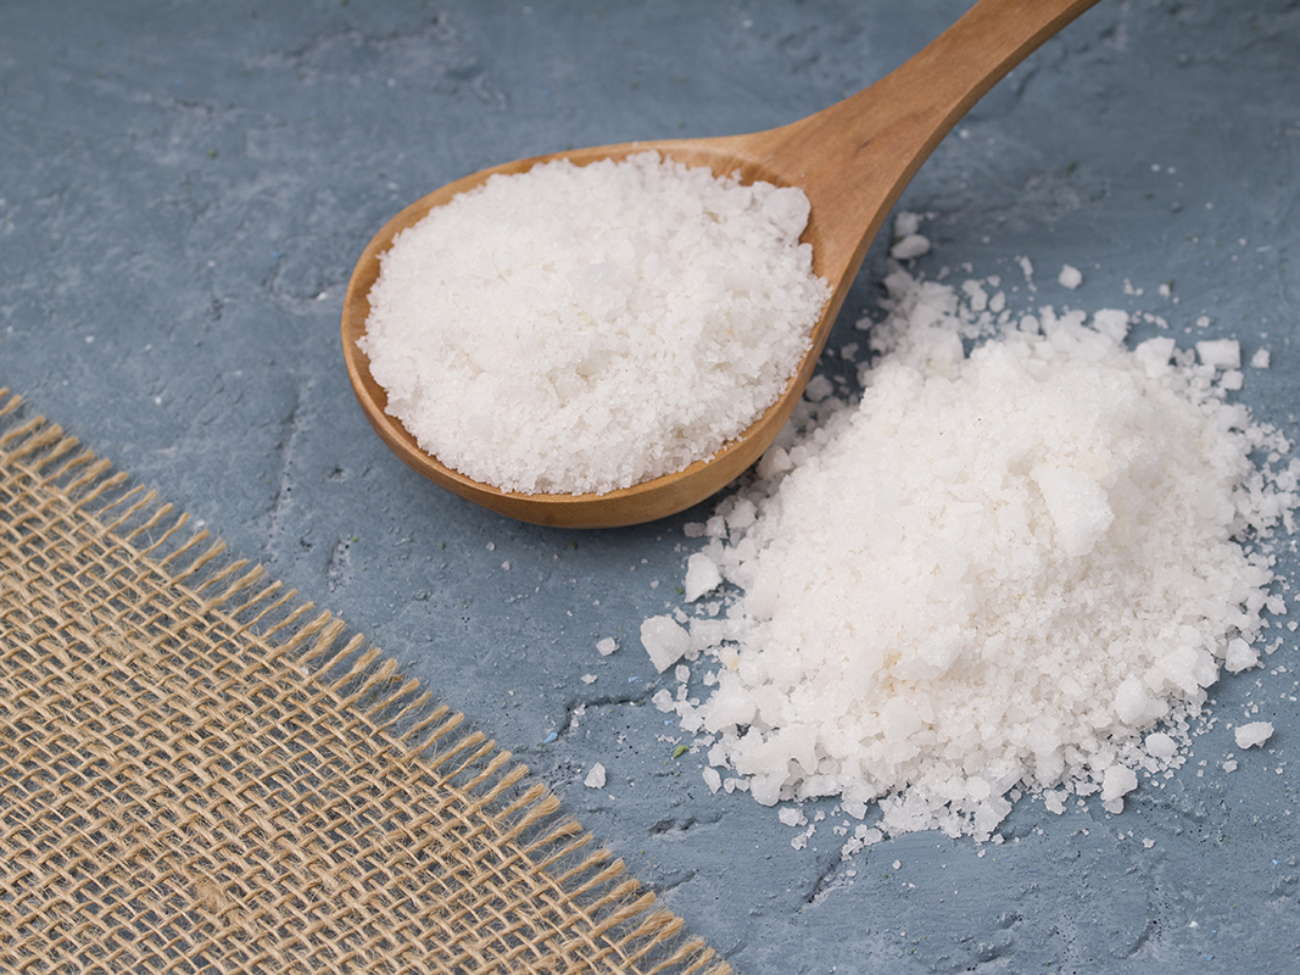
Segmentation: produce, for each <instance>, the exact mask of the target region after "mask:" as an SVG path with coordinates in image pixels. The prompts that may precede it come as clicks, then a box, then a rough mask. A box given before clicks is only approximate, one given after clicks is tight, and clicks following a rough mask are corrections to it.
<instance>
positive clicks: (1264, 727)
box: [1232, 721, 1273, 748]
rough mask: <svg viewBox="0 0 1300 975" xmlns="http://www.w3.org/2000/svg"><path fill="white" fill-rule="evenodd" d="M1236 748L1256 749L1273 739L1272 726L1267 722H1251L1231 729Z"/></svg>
mask: <svg viewBox="0 0 1300 975" xmlns="http://www.w3.org/2000/svg"><path fill="white" fill-rule="evenodd" d="M1232 735H1233V737H1234V738H1235V739H1236V741H1237V747H1238V748H1256V747H1258V746H1259V745H1262V744H1264V742H1266V741H1268V740H1269V739H1270V738H1272V737H1273V725H1272V724H1271V723H1270V722H1268V721H1252V722H1250V723H1249V724H1243V725H1238V726H1237V727H1236V728H1234V729H1233V732H1232Z"/></svg>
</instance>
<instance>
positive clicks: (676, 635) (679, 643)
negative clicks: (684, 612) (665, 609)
mask: <svg viewBox="0 0 1300 975" xmlns="http://www.w3.org/2000/svg"><path fill="white" fill-rule="evenodd" d="M641 646H643V647H645V651H646V653H648V654H649V655H650V662H651V663H652V664H654V666H655V670H657V671H659V673H661V674H662V673H663V672H664V671H665V670H667V669H668V668H669V667H671V666H672V665H673V664H675V663H677V661H678V660H680V659H681V658H682V657H683V656H684V655H685V654H686V651H688V650H689V649H690V648H691V634H690V633H689V632H688V631H687V630H686V629H684V628H683V627H682V626H680V625H679V624H678V623H676V622H675V621H674V620H673V619H672V617H670V616H652V617H651V618H650V619H648V620H646V621H645V622H644V623H642V624H641Z"/></svg>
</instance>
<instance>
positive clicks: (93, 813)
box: [0, 388, 730, 975]
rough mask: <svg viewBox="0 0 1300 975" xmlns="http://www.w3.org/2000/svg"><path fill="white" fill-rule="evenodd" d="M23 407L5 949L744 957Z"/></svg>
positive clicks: (101, 966) (431, 704)
mask: <svg viewBox="0 0 1300 975" xmlns="http://www.w3.org/2000/svg"><path fill="white" fill-rule="evenodd" d="M20 402H21V398H20V397H18V396H14V395H11V394H10V393H9V391H8V390H7V389H3V388H0V504H2V505H3V507H0V680H2V681H3V682H4V683H3V684H0V696H2V699H0V736H3V737H4V739H5V740H4V741H3V742H0V861H3V863H2V865H0V880H2V881H3V882H0V967H3V968H4V969H5V970H8V971H21V972H24V973H30V975H40V973H46V972H51V973H52V972H56V971H57V972H60V973H63V972H106V973H107V972H119V971H120V972H126V971H130V972H145V973H151V975H152V973H168V975H170V973H180V972H199V971H205V972H206V971H219V972H223V973H236V972H238V973H245V972H246V973H250V975H251V973H253V972H259V973H260V972H303V973H306V972H315V971H328V972H365V973H371V972H373V973H388V972H393V973H407V972H409V973H412V975H414V973H415V972H420V973H433V972H437V973H441V972H457V973H460V972H464V973H479V972H484V973H486V972H501V973H505V972H521V973H539V975H540V973H543V972H544V973H547V975H559V973H571V975H578V973H587V972H591V973H611V975H614V973H629V975H677V973H680V975H726V973H728V972H730V966H729V965H728V964H727V963H726V962H725V961H723V960H721V959H719V958H718V956H717V955H716V953H715V952H714V951H713V949H711V948H710V947H708V946H707V945H706V944H705V943H704V942H703V941H702V940H700V939H698V938H694V937H688V936H687V935H686V934H684V932H683V930H682V929H683V924H682V921H681V920H680V919H679V918H677V917H675V916H674V915H672V914H671V913H669V912H667V911H665V910H662V909H660V908H658V907H657V906H656V903H655V897H654V895H653V894H652V893H650V892H647V891H645V890H643V889H642V888H641V887H640V885H639V884H638V883H637V882H636V881H635V880H634V879H631V878H629V877H628V876H627V874H626V871H625V869H624V865H623V863H622V861H619V860H616V859H614V858H613V856H612V855H611V854H610V853H609V852H608V851H607V850H604V849H592V842H591V837H590V836H589V834H587V833H586V832H585V831H584V830H582V829H581V827H580V826H579V825H578V824H577V823H575V822H574V821H572V820H571V819H568V818H566V817H564V816H563V815H562V814H561V812H560V808H559V807H560V803H559V801H558V799H557V798H556V797H555V796H554V795H553V794H551V793H550V792H548V791H547V790H546V788H545V787H544V786H543V785H541V784H540V783H530V782H529V781H528V779H527V769H526V768H525V767H524V766H523V765H521V764H518V763H516V762H514V761H512V759H511V756H510V754H509V753H508V752H506V751H504V750H502V749H499V748H498V747H497V746H496V744H495V743H494V742H493V741H491V740H488V739H487V738H486V737H485V736H484V735H483V734H482V733H480V732H478V731H475V730H470V729H467V728H466V727H465V724H464V722H463V721H462V719H461V716H460V715H459V714H456V713H454V712H452V711H451V710H450V709H449V708H448V707H447V706H445V705H442V704H439V703H437V702H436V701H435V700H434V698H433V696H432V694H431V693H430V692H428V691H425V690H421V689H420V688H419V687H418V686H417V682H416V681H414V680H410V679H406V678H404V677H403V676H402V675H401V674H400V673H399V672H398V668H397V664H396V662H395V661H393V660H392V659H391V658H387V657H385V655H384V654H383V653H382V652H381V651H380V650H379V649H377V648H375V647H374V646H370V645H368V644H367V643H366V642H365V640H364V638H363V637H362V636H361V635H360V634H354V633H352V634H350V633H349V631H348V628H347V627H346V625H345V624H344V623H343V622H342V621H340V620H338V619H337V618H335V617H333V616H332V615H331V614H330V613H329V612H326V611H319V610H317V609H316V608H315V607H314V606H313V604H312V603H310V602H307V601H305V600H301V599H300V598H299V597H298V596H297V594H296V593H295V592H294V591H291V590H285V589H283V587H282V586H281V585H280V583H279V582H277V581H274V580H271V579H269V578H268V577H267V574H266V573H265V572H264V570H263V569H262V568H261V567H260V566H250V564H249V563H248V562H247V561H246V560H242V559H233V558H230V557H228V556H227V555H226V554H225V552H224V546H223V544H222V543H221V542H220V541H218V540H214V539H213V538H212V537H211V536H210V535H209V534H208V532H207V531H205V530H198V531H194V530H191V529H190V528H189V527H188V519H187V516H186V515H185V514H183V513H177V512H176V511H175V510H174V509H173V507H172V506H171V505H170V504H167V503H163V502H161V501H160V500H159V499H158V497H157V495H156V493H155V492H153V491H151V490H146V489H145V488H143V487H141V486H133V485H132V484H131V483H130V482H129V479H128V478H127V476H126V475H125V474H124V473H122V472H115V471H113V469H112V466H111V464H110V463H109V462H108V461H107V460H104V459H101V458H98V457H96V456H95V455H94V453H93V452H91V451H89V450H87V449H84V448H82V447H80V445H79V444H78V441H77V440H76V439H75V438H74V437H71V436H69V435H67V434H65V433H64V431H63V430H62V429H61V428H60V427H59V426H57V425H54V424H51V423H47V422H46V421H45V420H44V418H43V417H40V416H36V417H32V418H29V419H28V418H25V417H24V412H25V411H24V410H23V409H22V408H21V406H20ZM115 688H116V689H115ZM115 695H116V696H115ZM69 722H71V723H72V724H73V726H72V727H69V726H68V723H69ZM223 736H224V737H223ZM349 763H351V764H349ZM123 797H125V798H123Z"/></svg>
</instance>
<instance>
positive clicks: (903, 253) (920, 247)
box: [889, 234, 930, 261]
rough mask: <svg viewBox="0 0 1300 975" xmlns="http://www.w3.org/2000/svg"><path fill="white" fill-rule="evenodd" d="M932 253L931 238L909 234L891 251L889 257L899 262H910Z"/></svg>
mask: <svg viewBox="0 0 1300 975" xmlns="http://www.w3.org/2000/svg"><path fill="white" fill-rule="evenodd" d="M928 253H930V238H928V237H926V236H925V235H924V234H908V235H907V236H906V237H904V238H903V239H902V240H900V241H899V242H898V243H896V244H895V245H894V246H893V247H891V248H890V249H889V256H890V257H892V258H894V259H895V260H898V261H909V260H912V259H913V258H917V257H921V256H923V255H925V254H928Z"/></svg>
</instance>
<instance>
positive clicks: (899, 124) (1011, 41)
mask: <svg viewBox="0 0 1300 975" xmlns="http://www.w3.org/2000/svg"><path fill="white" fill-rule="evenodd" d="M1096 2H1097V0H980V2H979V3H977V4H975V6H974V7H972V8H971V9H970V10H969V11H967V13H966V14H965V16H963V17H962V18H961V19H960V20H958V21H957V22H956V23H954V24H953V25H952V26H951V27H949V28H948V30H946V31H945V32H944V33H943V34H941V35H939V37H937V38H936V39H935V40H934V41H933V42H931V43H930V45H929V46H927V47H926V48H924V49H923V50H922V51H921V52H920V53H918V54H917V55H916V56H915V57H913V58H912V59H911V60H909V61H908V62H907V63H905V64H904V65H902V66H901V67H899V68H898V69H897V70H895V71H894V72H893V73H891V74H889V75H887V76H886V77H884V78H882V79H881V80H880V81H878V82H876V83H875V84H874V85H872V86H871V87H870V88H867V89H865V90H863V91H860V92H858V93H857V94H856V95H853V96H851V97H849V98H847V99H845V100H844V101H842V102H839V103H837V104H835V105H832V106H830V107H829V108H827V109H824V110H823V111H821V112H818V113H817V114H815V115H811V116H809V117H807V118H805V119H801V120H800V121H798V122H795V123H793V124H791V125H787V126H784V127H782V128H779V129H771V130H768V131H767V132H762V133H756V134H755V135H754V136H753V137H751V138H752V139H753V140H754V142H753V143H751V147H750V149H751V151H757V152H758V153H759V154H760V155H761V156H763V157H764V159H765V162H766V163H767V164H768V165H769V166H770V167H771V169H772V170H773V171H775V172H779V173H784V174H787V175H788V176H790V177H791V178H792V181H794V182H797V183H799V185H801V186H803V188H804V190H805V191H806V192H807V194H808V196H809V198H810V199H811V201H812V204H813V215H814V217H813V222H812V224H810V226H809V235H810V239H811V241H812V243H813V249H814V252H816V251H817V249H818V246H819V244H820V245H821V247H822V254H821V260H819V261H818V264H819V265H820V266H819V267H818V273H820V274H822V275H823V276H826V277H827V278H828V279H829V280H832V281H833V280H838V278H839V277H840V275H841V274H842V273H843V272H844V271H845V270H846V269H847V270H848V271H849V272H850V273H852V272H855V271H856V270H857V267H858V265H859V264H860V263H861V261H862V257H863V255H864V254H865V253H866V249H867V247H868V245H869V244H870V243H871V241H872V239H874V237H875V236H876V233H877V232H878V231H879V229H880V225H881V223H882V222H883V220H884V218H885V216H886V215H887V214H888V212H889V210H890V209H891V208H892V207H893V205H894V203H896V202H897V200H898V197H899V196H900V195H901V193H902V191H903V188H904V187H905V186H906V185H907V183H908V181H909V180H910V179H911V178H912V176H913V175H915V173H916V171H917V170H918V169H919V168H920V167H921V164H922V163H923V162H925V160H926V158H927V157H928V156H929V155H930V153H931V152H932V151H933V150H934V148H935V146H937V145H938V144H939V142H940V141H942V139H943V137H944V136H945V135H947V134H948V132H949V131H950V130H951V129H952V127H953V126H954V125H956V124H957V122H958V121H959V120H960V119H961V118H962V116H963V115H965V114H966V112H967V111H969V110H970V108H971V106H973V105H974V104H975V102H977V101H978V100H979V99H980V98H981V97H982V96H983V95H984V94H985V93H986V92H987V91H988V90H989V89H990V88H992V87H993V86H994V85H995V84H997V82H998V81H1000V80H1001V79H1002V78H1003V77H1004V76H1005V75H1006V74H1007V73H1008V72H1009V71H1010V70H1011V69H1012V68H1014V67H1015V66H1016V65H1018V64H1019V63H1020V62H1021V61H1023V60H1024V59H1025V58H1026V57H1028V56H1029V54H1030V53H1032V52H1033V51H1034V50H1035V49H1036V48H1037V47H1038V46H1039V45H1041V44H1042V43H1043V42H1044V41H1046V40H1047V39H1048V38H1050V37H1051V36H1053V35H1054V34H1055V33H1056V32H1057V31H1059V30H1060V29H1061V28H1062V27H1064V26H1065V25H1066V24H1067V23H1069V22H1070V21H1071V20H1073V19H1074V18H1075V17H1077V16H1078V15H1079V14H1081V13H1083V12H1084V11H1085V10H1087V9H1088V8H1089V7H1091V6H1093V5H1094V4H1095V3H1096ZM814 147H815V151H810V150H812V149H813V148H814ZM818 224H819V225H820V226H817V225H818Z"/></svg>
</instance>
